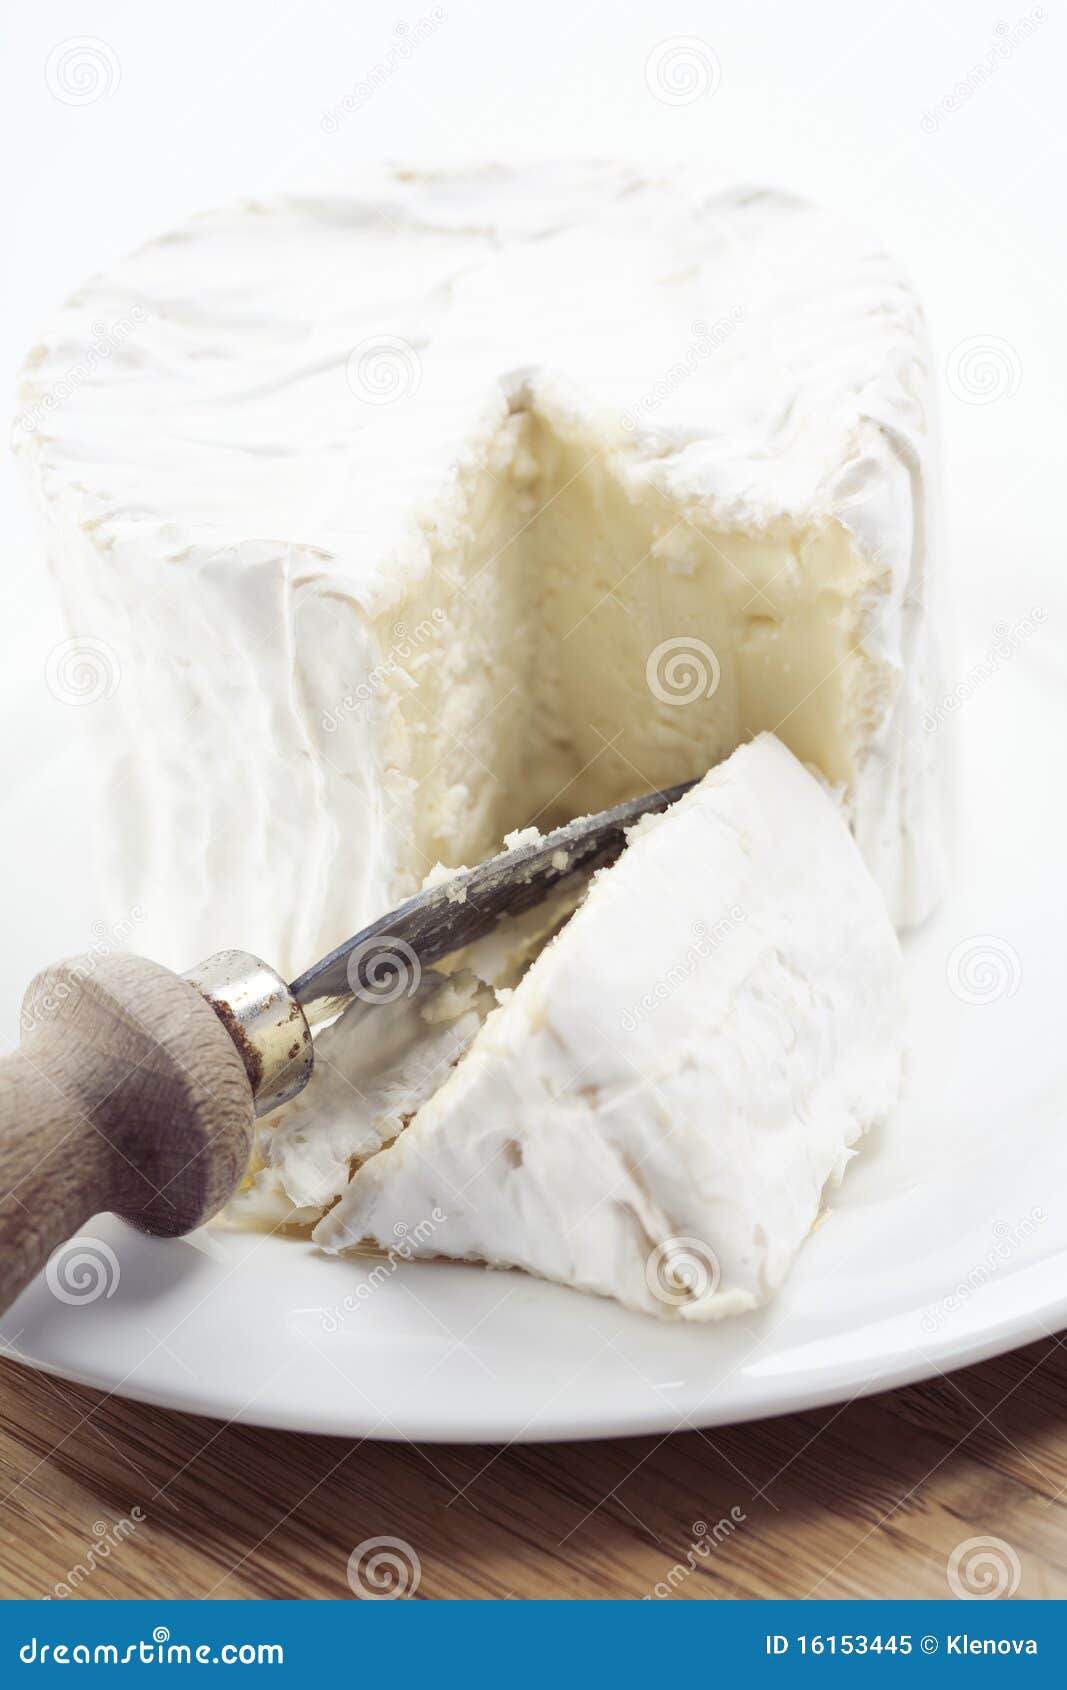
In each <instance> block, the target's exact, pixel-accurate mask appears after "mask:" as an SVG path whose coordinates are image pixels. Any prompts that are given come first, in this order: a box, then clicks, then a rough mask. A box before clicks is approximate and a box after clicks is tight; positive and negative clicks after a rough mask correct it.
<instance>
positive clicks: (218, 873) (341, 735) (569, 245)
mask: <svg viewBox="0 0 1067 1690" xmlns="http://www.w3.org/2000/svg"><path fill="white" fill-rule="evenodd" d="M929 408H930V378H929V361H928V357H927V352H926V343H925V336H924V330H923V324H922V320H921V314H920V312H919V309H918V307H917V305H916V302H915V299H914V297H913V296H912V294H911V292H910V291H909V289H908V287H907V285H906V284H905V283H904V282H903V281H902V279H901V278H900V276H899V274H898V272H897V270H896V268H895V266H894V265H893V264H892V263H891V261H890V260H889V259H887V258H886V257H885V256H884V255H883V254H882V252H881V251H880V249H879V248H878V247H877V246H876V245H874V244H872V243H871V242H870V241H868V240H867V239H866V238H865V237H863V236H860V235H857V234H855V233H854V232H853V231H851V230H850V229H848V228H847V227H845V226H844V225H842V224H841V223H840V222H839V220H838V219H836V218H835V217H833V216H830V215H829V214H827V213H824V212H822V211H819V210H817V209H815V208H813V207H811V206H809V205H807V204H804V203H802V202H800V201H797V200H795V199H792V198H789V197H787V196H785V195H781V194H776V193H772V192H767V191H764V190H758V189H736V188H733V189H723V188H718V187H715V186H714V185H709V184H704V183H701V182H699V181H696V180H693V179H690V178H688V177H687V178H684V179H683V178H679V177H678V176H672V177H669V178H666V179H658V178H645V177H642V176H639V175H637V174H635V173H633V172H631V171H627V170H624V169H621V168H617V167H607V166H605V167H602V168H593V167H588V168H585V167H583V168H566V167H562V166H552V167H544V168H540V169H537V170H529V171H524V172H512V171H507V170H486V171H481V172H476V173H472V174H467V175H450V176H437V177H433V176H416V175H411V174H405V173H399V174H396V175H393V176H389V177H387V178H383V179H381V180H377V181H375V182H374V183H373V184H371V185H370V186H369V187H368V188H367V190H366V191H365V192H363V193H362V194H361V195H358V196H357V195H351V196H349V197H344V198H338V199H320V200H316V199H290V200H280V201H275V202H270V203H261V202H248V203H246V204H243V205H239V206H237V207H235V208H233V209H230V210H226V211H222V212H214V213H211V214H209V215H206V216H203V217H200V218H197V219H194V220H193V221H191V222H190V223H188V224H186V225H185V226H184V227H182V228H180V229H178V230H176V231H175V232H173V233H171V234H169V235H167V236H165V237H163V238H162V239H160V240H157V241H155V242H153V243H151V244H150V245H148V246H146V247H144V248H142V249H141V250H140V251H139V252H137V253H135V254H134V255H133V256H132V257H131V258H129V259H128V260H127V261H126V262H125V263H123V264H122V265H121V266H120V267H119V268H118V269H117V270H116V271H115V272H114V273H113V274H111V275H108V276H105V277H99V278H96V279H94V280H93V281H91V282H89V283H88V284H86V286H85V287H84V288H82V290H81V291H80V292H79V293H78V295H77V296H76V297H75V298H74V299H73V300H72V301H71V302H70V304H69V306H68V307H67V308H66V310H65V311H64V313H63V314H62V316H61V318H60V320H59V322H58V325H57V326H56V328H55V329H54V330H53V332H52V333H50V334H49V335H48V336H47V337H46V339H45V340H44V341H43V342H42V343H41V345H40V346H38V347H37V348H36V350H35V351H34V353H33V355H32V357H31V359H30V363H29V367H28V370H27V373H26V377H25V381H24V386H23V392H22V399H21V410H20V413H19V418H18V423H17V431H16V433H17V443H18V445H19V447H20V449H21V451H22V453H23V455H24V458H25V461H26V465H27V468H28V471H29V475H30V479H31V483H32V485H33V487H34V489H35V492H36V494H37V497H38V500H39V503H40V507H41V510H42V512H43V514H44V517H45V521H46V527H47V536H48V551H49V556H50V558H51V561H52V564H53V566H54V568H55V570H56V571H57V573H58V576H59V578H60V581H61V584H62V587H63V591H64V596H65V599H66V603H67V607H68V612H69V616H70V620H71V624H72V632H73V635H74V639H75V642H77V641H78V640H83V641H85V642H87V650H88V651H89V654H90V656H89V658H88V659H87V661H92V662H103V663H104V664H105V665H106V670H107V672H106V676H105V684H103V685H101V687H100V688H99V692H100V694H101V696H100V698H99V700H98V702H97V703H96V704H94V706H93V709H92V710H91V711H86V712H85V713H84V714H85V716H86V718H87V719H88V720H89V721H90V722H91V723H92V724H94V725H96V726H98V727H99V728H100V729H101V732H102V735H104V736H106V738H107V740H108V743H109V745H110V748H111V750H110V758H111V763H110V779H111V788H110V802H111V806H112V809H113V813H114V814H116V815H121V817H122V824H121V827H118V826H116V829H115V835H114V838H113V840H112V847H113V874H112V880H111V901H112V903H113V905H114V907H115V909H116V911H117V912H118V913H122V912H123V911H128V910H129V908H130V907H132V906H133V905H135V904H136V905H137V906H139V907H140V908H141V909H142V910H143V911H144V917H145V919H144V921H143V922H142V924H141V926H140V927H139V943H141V944H142V945H143V946H144V948H145V949H147V950H149V951H151V952H152V954H155V955H157V956H159V957H160V958H161V960H163V961H167V962H170V963H172V964H173V965H175V966H178V967H188V966H190V965H191V964H192V963H194V962H195V961H197V960H198V958H199V957H200V956H202V955H205V954H207V953H209V952H211V951H213V950H215V949H217V948H218V947H219V946H220V945H224V944H226V945H237V946H242V947H244V948H246V949H249V950H251V951H254V952H256V953H259V954H261V955H262V956H264V957H265V958H266V959H267V960H268V961H270V962H271V963H273V964H274V965H276V966H277V967H279V968H281V969H283V970H289V971H292V972H295V971H296V970H298V969H299V968H302V967H304V966H306V965H307V963H308V962H309V961H311V960H312V959H313V958H315V957H316V956H318V955H320V954H322V953H323V952H324V951H326V950H328V949H329V948H331V947H332V946H333V945H334V944H336V943H337V942H338V941H339V940H340V939H341V938H342V937H344V936H345V935H346V934H347V933H349V932H351V931H354V930H355V929H357V928H358V927H359V926H361V925H362V924H364V923H365V922H366V921H367V920H368V919H370V918H372V917H374V916H377V915H378V914H379V913H380V912H381V911H382V910H383V909H385V908H387V907H389V905H390V903H391V902H393V901H395V900H396V899H397V898H398V897H400V896H401V895H403V894H404V893H406V892H408V891H410V890H412V889H413V888H414V886H415V885H417V884H418V882H419V881H420V879H421V878H422V876H423V875H424V873H425V872H426V871H427V870H428V869H429V868H430V866H431V865H432V864H433V862H435V861H436V860H438V859H440V860H442V861H444V862H445V863H446V864H454V863H457V862H463V861H466V862H473V861H477V860H478V859H479V858H481V857H483V856H485V855H486V854H487V853H488V852H490V851H491V850H493V849H494V848H496V847H497V845H498V844H499V840H500V838H501V837H502V835H503V834H504V833H505V832H506V831H507V829H509V828H513V827H517V826H523V825H526V824H527V823H529V822H531V821H538V822H539V823H540V824H541V825H545V824H546V823H549V822H553V821H556V820H561V819H565V818H566V817H567V816H568V815H573V814H578V813H581V812H582V811H586V810H590V809H595V808H598V807H601V806H603V805H604V804H607V803H610V802H612V801H615V800H618V799H620V798H622V797H625V796H628V795H630V794H632V793H635V792H638V791H641V790H643V789H646V788H648V787H650V786H653V785H656V784H660V783H666V782H668V781H676V780H681V779H684V778H687V777H695V776H699V775H701V774H703V772H704V771H705V770H706V769H707V768H708V767H709V765H710V764H712V763H713V762H715V761H716V760H718V759H720V758H722V757H724V756H726V755H727V754H728V753H729V752H730V751H732V750H733V749H734V747H735V746H737V745H738V744H740V743H742V742H744V741H746V740H747V739H749V738H751V737H752V736H753V735H754V734H756V733H758V732H759V731H761V730H764V729H772V730H774V731H776V732H777V733H778V734H779V735H780V736H781V738H782V739H783V740H784V741H785V742H786V743H787V744H788V745H789V746H790V747H791V748H792V749H793V750H794V751H795V752H796V753H797V754H798V755H799V756H800V757H801V758H803V759H805V760H806V761H808V762H810V763H811V764H812V765H814V766H815V767H817V768H818V769H819V770H820V771H821V772H822V774H823V775H824V776H825V777H826V779H827V780H828V781H829V782H831V783H832V784H833V785H834V786H835V787H837V788H838V789H839V790H840V791H841V793H842V797H843V802H844V804H845V806H846V813H847V815H848V817H849V821H850V825H851V826H852V828H853V830H854V833H855V836H856V839H857V840H858V842H859V845H860V849H861V850H862V853H863V855H864V857H865V858H866V860H867V862H868V864H869V865H870V868H871V870H872V872H873V873H874V875H875V877H876V879H877V881H878V883H879V885H880V886H881V888H882V891H883V894H884V896H885V898H886V900H887V902H888V905H889V907H890V909H891V911H892V913H893V916H894V918H895V919H896V920H897V921H898V922H899V923H906V922H909V921H913V920H917V919H919V918H921V916H922V915H923V914H924V913H925V912H926V910H927V909H928V908H929V907H930V904H931V902H932V900H933V899H934V897H935V896H936V893H937V889H938V885H939V881H940V875H941V857H940V840H939V827H938V817H937V807H938V800H939V781H938V775H937V770H936V769H935V768H934V767H933V765H932V762H931V757H932V748H933V746H934V745H935V744H936V743H937V736H924V734H923V731H922V725H921V724H922V718H923V712H924V708H925V704H926V702H927V701H928V699H929V698H930V697H931V696H933V695H934V694H935V692H936V676H935V674H934V672H933V668H932V659H931V649H930V633H929V626H928V621H927V618H926V615H925V605H926V597H927V583H928V575H929V571H930V569H931V567H932V566H933V564H934V561H935V560H934V557H933V552H934V550H935V527H934V522H933V502H932V481H931V459H930V438H929V436H930V416H929Z"/></svg>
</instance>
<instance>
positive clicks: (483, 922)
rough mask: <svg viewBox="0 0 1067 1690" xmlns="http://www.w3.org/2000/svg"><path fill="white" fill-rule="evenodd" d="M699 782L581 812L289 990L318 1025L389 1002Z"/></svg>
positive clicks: (468, 874)
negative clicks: (355, 1006) (358, 1005)
mask: <svg viewBox="0 0 1067 1690" xmlns="http://www.w3.org/2000/svg"><path fill="white" fill-rule="evenodd" d="M695 784H696V783H695V782H694V781H683V782H682V783H681V784H680V785H679V786H671V787H667V788H666V789H665V790H664V791H661V792H648V793H645V794H644V795H643V796H642V797H640V798H631V799H629V800H628V801H627V802H626V803H625V804H618V805H616V807H615V808H614V809H612V810H602V811H600V812H599V813H598V814H596V815H592V816H581V817H579V818H578V819H577V820H576V821H572V822H567V823H566V825H565V826H564V827H559V828H556V829H555V831H554V832H552V833H549V834H546V835H545V836H544V837H543V838H541V839H539V840H538V841H537V842H536V843H531V844H529V845H519V846H517V847H516V848H515V849H513V850H510V851H501V852H500V853H499V855H497V856H495V857H490V858H489V859H488V860H487V861H486V862H484V863H480V864H479V865H478V867H477V868H472V869H466V870H464V871H463V873H461V874H457V875H455V876H454V877H453V878H452V879H450V880H448V881H447V882H445V883H443V884H442V885H440V886H434V887H431V888H430V889H429V890H427V891H425V892H419V893H418V894H417V895H416V896H415V897H414V898H409V899H408V900H407V902H406V903H404V904H401V905H400V906H399V907H398V908H397V909H395V910H391V911H390V912H389V914H388V915H383V916H381V917H380V918H379V920H377V921H375V922H372V923H371V925H370V926H369V927H365V928H364V929H363V931H362V932H361V933H356V934H354V935H353V936H352V938H351V939H346V940H345V942H344V944H343V945H338V947H337V949H336V950H335V951H331V952H330V954H329V956H326V957H323V959H322V961H321V962H317V963H315V964H314V966H313V967H312V968H309V969H307V970H306V972H305V973H303V974H301V975H300V977H299V978H298V979H296V980H294V981H293V982H292V985H291V986H290V988H289V989H290V991H291V992H292V994H293V997H294V998H296V1000H297V1002H298V1003H299V1004H300V1005H301V1007H302V1009H303V1011H304V1015H305V1017H306V1018H307V1023H308V1026H309V1028H310V1029H311V1031H312V1033H313V1034H314V1033H316V1032H319V1031H321V1029H322V1028H323V1027H326V1026H328V1025H329V1024H330V1023H331V1022H332V1021H335V1020H336V1019H337V1017H338V1016H339V1015H340V1014H342V1013H343V1011H344V1010H346V1009H347V1008H348V1006H349V1004H350V1003H351V1002H352V1001H353V1000H355V999H358V1000H361V1001H363V1002H365V1003H367V1004H368V1005H373V1004H374V1003H376V1002H377V1003H388V1002H393V1001H395V1000H396V999H397V998H399V997H401V996H403V995H405V994H406V993H407V992H408V991H409V990H410V991H413V990H414V989H415V986H416V985H417V983H418V979H419V975H420V972H421V970H422V969H423V968H430V967H432V966H433V964H434V963H437V962H441V961H442V960H443V959H444V958H445V957H447V956H451V955H452V954H453V953H454V952H455V951H459V950H462V949H463V947H464V946H465V945H469V944H470V943H471V942H472V941H473V940H475V939H480V938H481V937H482V936H483V935H484V934H486V933H489V932H491V931H492V929H493V928H494V927H495V926H496V923H497V922H498V921H499V920H500V918H501V916H505V915H519V914H521V913H522V911H524V910H528V909H532V908H533V906H534V905H535V904H538V903H540V902H541V901H542V899H543V898H545V897H546V896H547V894H548V893H549V892H551V890H552V888H553V887H554V886H556V885H558V884H559V883H560V881H562V880H564V879H566V878H567V877H568V876H569V875H572V874H575V873H578V872H583V871H584V872H586V873H588V872H591V871H592V870H593V869H595V868H600V867H602V866H603V865H604V864H605V863H609V862H611V861H613V860H614V858H615V857H617V856H618V855H619V854H620V852H621V851H622V848H623V845H624V844H625V842H626V830H627V828H630V827H633V825H634V823H635V822H638V821H640V819H641V817H642V816H646V815H651V814H653V813H655V812H657V811H660V810H666V809H667V808H668V807H669V806H670V805H671V804H674V803H675V802H676V801H677V800H678V799H679V798H681V797H682V795H683V793H686V792H688V791H689V789H690V787H691V786H694V785H695Z"/></svg>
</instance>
